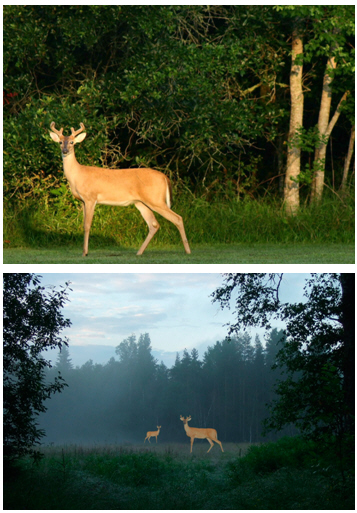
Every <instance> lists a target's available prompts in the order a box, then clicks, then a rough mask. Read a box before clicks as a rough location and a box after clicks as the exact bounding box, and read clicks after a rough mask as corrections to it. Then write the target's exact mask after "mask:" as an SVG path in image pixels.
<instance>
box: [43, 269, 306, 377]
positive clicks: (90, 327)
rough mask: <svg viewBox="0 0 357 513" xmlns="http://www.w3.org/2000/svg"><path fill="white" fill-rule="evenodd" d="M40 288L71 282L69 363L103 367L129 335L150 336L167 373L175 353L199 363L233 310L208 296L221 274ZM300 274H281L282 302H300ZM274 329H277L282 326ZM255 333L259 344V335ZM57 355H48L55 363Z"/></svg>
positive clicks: (59, 276)
mask: <svg viewBox="0 0 357 513" xmlns="http://www.w3.org/2000/svg"><path fill="white" fill-rule="evenodd" d="M40 275H41V276H42V279H41V285H44V286H55V287H56V288H58V287H59V286H60V285H64V284H65V283H66V282H67V281H70V282H71V284H70V288H71V289H72V291H70V292H69V300H70V301H69V302H68V303H66V305H65V307H64V312H63V314H64V316H65V317H66V318H69V319H70V320H71V322H72V326H71V327H70V328H69V329H66V330H64V331H63V332H62V334H63V335H65V336H67V337H68V338H69V351H70V356H71V358H72V363H73V364H74V365H75V366H77V365H83V364H84V363H85V362H86V361H88V360H89V359H92V360H93V361H94V363H102V364H104V363H107V362H108V361H109V359H110V358H111V357H112V356H113V357H116V355H115V347H116V346H118V345H119V344H120V343H121V342H122V341H123V340H125V339H126V338H127V337H129V336H130V335H131V334H135V335H136V337H137V339H138V338H139V335H140V334H141V333H149V335H150V340H151V346H152V349H153V355H154V356H155V357H156V358H157V359H158V361H159V362H161V361H163V362H164V363H165V365H167V366H168V367H171V366H172V365H173V364H174V361H175V357H176V353H177V352H179V353H180V354H181V355H182V351H183V350H184V349H187V350H188V351H189V352H190V351H191V350H192V349H193V348H196V349H197V350H198V351H199V355H200V358H202V357H203V354H204V352H205V351H206V349H207V347H208V346H213V345H214V344H215V342H216V341H218V340H219V341H221V340H224V338H225V337H226V335H227V326H225V325H226V324H227V323H228V322H230V321H231V322H232V321H233V320H234V308H232V309H231V310H228V309H226V310H221V308H220V306H219V304H218V303H212V298H211V297H210V295H211V294H212V293H213V292H214V291H215V290H216V289H217V287H219V286H221V285H222V284H223V281H224V279H223V276H222V274H220V273H137V272H136V273H40ZM307 276H308V275H307V274H302V273H300V274H299V273H295V274H284V278H283V282H282V284H281V294H282V295H281V297H282V300H283V301H288V300H289V301H293V302H295V301H299V300H301V299H302V293H303V287H304V283H305V279H306V277H307ZM274 326H276V327H277V328H282V327H283V325H282V324H280V325H279V324H278V323H275V324H274ZM248 333H250V335H251V336H252V338H253V341H254V338H255V334H256V333H258V334H259V335H260V337H261V340H262V342H264V340H263V337H264V332H262V331H259V330H258V329H254V330H252V331H249V332H248ZM57 354H58V351H54V352H47V354H46V356H47V357H48V358H50V359H52V361H55V359H56V357H57Z"/></svg>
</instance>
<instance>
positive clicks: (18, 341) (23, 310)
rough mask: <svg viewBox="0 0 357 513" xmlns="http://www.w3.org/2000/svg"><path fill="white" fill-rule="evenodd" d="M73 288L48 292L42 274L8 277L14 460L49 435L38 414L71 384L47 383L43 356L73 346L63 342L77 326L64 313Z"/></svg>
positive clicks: (10, 449)
mask: <svg viewBox="0 0 357 513" xmlns="http://www.w3.org/2000/svg"><path fill="white" fill-rule="evenodd" d="M68 290H69V284H68V283H66V284H65V286H64V287H61V290H59V291H56V290H51V291H48V290H46V289H45V288H44V287H41V286H40V276H38V275H34V274H29V273H11V274H10V273H5V274H4V297H3V302H4V342H3V344H4V359H3V361H4V404H3V407H4V456H5V458H6V459H7V460H13V459H15V458H17V457H19V456H22V455H24V454H31V455H33V456H37V455H38V452H36V451H35V450H34V449H33V446H34V445H35V444H38V443H39V440H40V439H41V437H42V436H43V435H44V431H43V430H41V429H39V428H38V427H37V423H36V422H35V416H36V415H38V414H39V412H44V411H46V407H45V406H44V401H45V399H47V398H49V397H50V396H51V395H52V394H53V393H55V392H60V391H61V390H62V389H63V387H64V386H65V383H64V380H63V379H62V378H61V376H60V375H58V376H57V377H55V378H54V381H53V382H52V383H46V382H45V369H46V368H48V367H51V364H50V362H49V361H47V360H46V359H45V358H44V357H43V354H42V353H43V352H44V351H46V350H47V349H50V348H51V349H53V348H56V347H58V348H60V349H61V347H62V346H63V345H67V339H66V338H61V336H60V334H61V331H62V330H63V329H64V328H67V327H69V326H70V325H71V322H70V320H69V319H65V318H64V317H63V315H62V312H61V309H62V307H63V306H64V304H65V303H66V301H68Z"/></svg>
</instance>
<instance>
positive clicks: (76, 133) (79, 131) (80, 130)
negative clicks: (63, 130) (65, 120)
mask: <svg viewBox="0 0 357 513" xmlns="http://www.w3.org/2000/svg"><path fill="white" fill-rule="evenodd" d="M79 124H80V125H81V128H80V129H79V130H74V128H71V131H72V136H73V137H75V136H76V135H78V134H80V133H81V132H83V130H85V128H84V125H83V123H79Z"/></svg>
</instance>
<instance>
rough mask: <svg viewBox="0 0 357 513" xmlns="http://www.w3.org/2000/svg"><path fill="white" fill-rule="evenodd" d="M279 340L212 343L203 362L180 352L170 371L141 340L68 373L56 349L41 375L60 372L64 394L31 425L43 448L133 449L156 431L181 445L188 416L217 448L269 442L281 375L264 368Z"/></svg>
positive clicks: (64, 354)
mask: <svg viewBox="0 0 357 513" xmlns="http://www.w3.org/2000/svg"><path fill="white" fill-rule="evenodd" d="M283 339H284V336H283V333H282V332H281V331H278V330H277V329H273V330H272V331H271V332H270V333H269V336H268V337H267V340H266V343H265V344H264V346H265V347H263V344H262V343H261V341H260V340H259V337H257V338H256V339H255V341H254V343H253V341H252V340H251V337H250V336H249V335H248V334H244V335H238V336H236V337H233V338H232V339H231V340H230V341H228V340H224V341H220V342H216V344H215V345H214V346H213V347H210V348H209V349H208V350H207V351H206V353H205V354H204V357H203V360H202V361H200V360H199V358H198V352H197V350H196V349H193V350H192V351H191V353H189V352H188V351H187V350H185V351H184V352H183V355H182V356H181V357H179V355H177V358H176V361H175V365H174V366H173V367H172V368H171V369H168V368H167V367H166V366H165V365H164V364H163V363H162V362H161V363H159V362H157V361H155V359H154V358H153V356H152V354H151V342H150V336H149V334H148V333H145V334H141V335H140V336H139V338H138V340H136V336H135V335H132V336H131V337H129V338H128V339H126V340H124V341H123V342H121V343H120V344H119V345H118V346H117V348H116V349H115V353H116V355H117V356H116V358H114V357H113V358H111V359H110V361H109V362H108V363H107V364H106V365H100V364H95V363H93V362H92V361H88V362H87V363H85V364H84V365H83V366H81V367H77V368H75V369H74V368H73V366H72V364H71V359H70V348H69V349H68V348H66V347H63V348H62V350H61V352H60V353H59V356H58V359H57V363H56V365H55V366H54V367H53V368H52V369H50V370H48V371H47V372H48V379H50V381H52V380H53V378H54V376H56V375H57V373H58V372H60V373H61V375H62V377H63V378H64V379H65V381H66V383H67V384H68V388H67V387H66V388H65V389H64V390H63V392H62V393H61V394H56V395H54V396H53V397H52V398H51V399H50V400H49V401H48V402H46V403H45V405H46V407H47V412H46V413H44V414H42V415H41V416H40V417H39V419H38V422H39V427H40V428H43V429H45V431H46V438H45V440H44V442H45V443H56V444H59V443H81V444H83V443H104V442H105V443H112V442H117V443H125V442H127V443H140V442H143V441H144V438H145V436H146V432H147V431H156V429H157V428H156V426H158V425H161V426H162V428H161V431H160V435H159V438H158V440H159V442H175V441H180V442H186V441H187V440H186V439H187V437H186V433H185V431H184V429H183V425H182V422H181V421H180V415H183V416H184V417H187V416H189V415H190V416H191V417H192V421H191V423H190V424H191V425H192V426H197V427H206V426H212V427H214V428H215V429H216V430H217V432H218V435H219V436H218V438H219V440H221V441H222V442H224V441H227V442H260V441H263V440H265V441H268V440H272V439H276V438H277V436H276V435H275V436H274V435H272V434H270V435H269V436H266V437H263V436H262V430H263V425H262V422H263V420H264V419H266V418H267V416H268V408H267V403H269V402H271V400H272V399H273V398H274V397H275V394H274V384H275V382H276V381H277V379H278V377H279V376H280V371H277V370H276V371H273V370H272V369H271V367H272V365H273V363H274V362H275V355H276V353H277V351H278V350H279V344H283ZM283 433H285V434H287V433H289V434H296V433H297V429H294V428H293V426H292V427H290V429H285V430H284V431H283ZM278 436H282V433H279V435H278ZM198 443H199V442H198ZM201 443H202V442H201ZM205 443H206V442H205Z"/></svg>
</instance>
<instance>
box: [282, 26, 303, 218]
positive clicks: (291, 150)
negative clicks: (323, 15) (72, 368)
mask: <svg viewBox="0 0 357 513" xmlns="http://www.w3.org/2000/svg"><path fill="white" fill-rule="evenodd" d="M302 53H303V43H302V38H301V37H300V36H299V34H298V31H297V30H296V31H294V32H293V39H292V63H291V71H290V97H291V111H290V127H289V137H288V145H289V146H288V158H287V165H286V175H285V184H284V201H285V208H286V211H287V213H288V214H296V212H297V211H298V209H299V184H298V183H297V182H296V181H294V180H297V178H298V176H299V174H300V154H301V150H300V147H299V144H298V143H297V142H294V140H295V136H296V131H297V129H299V128H301V127H302V120H303V113H304V95H303V92H302V65H301V64H297V63H296V62H295V60H296V57H297V56H298V55H302ZM292 179H293V180H292Z"/></svg>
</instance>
